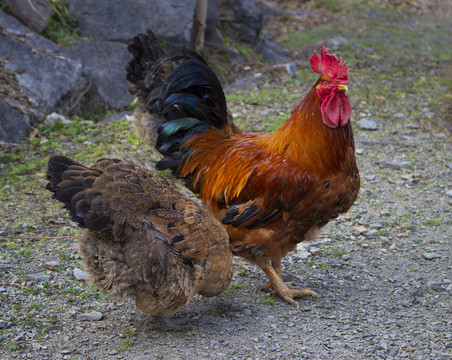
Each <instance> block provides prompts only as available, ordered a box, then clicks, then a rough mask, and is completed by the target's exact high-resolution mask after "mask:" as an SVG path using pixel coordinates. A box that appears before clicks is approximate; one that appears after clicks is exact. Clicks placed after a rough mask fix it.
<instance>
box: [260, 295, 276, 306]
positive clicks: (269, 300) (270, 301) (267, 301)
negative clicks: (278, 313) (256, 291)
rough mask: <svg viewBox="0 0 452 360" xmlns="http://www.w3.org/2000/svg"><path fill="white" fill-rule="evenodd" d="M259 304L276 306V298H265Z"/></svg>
mask: <svg viewBox="0 0 452 360" xmlns="http://www.w3.org/2000/svg"><path fill="white" fill-rule="evenodd" d="M261 303H262V304H264V305H275V304H276V298H274V297H273V296H270V295H269V296H265V297H264V298H263V299H262V300H261Z"/></svg>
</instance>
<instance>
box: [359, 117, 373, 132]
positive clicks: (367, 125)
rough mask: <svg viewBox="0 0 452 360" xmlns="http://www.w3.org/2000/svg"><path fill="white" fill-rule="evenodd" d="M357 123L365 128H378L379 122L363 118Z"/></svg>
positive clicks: (361, 127)
mask: <svg viewBox="0 0 452 360" xmlns="http://www.w3.org/2000/svg"><path fill="white" fill-rule="evenodd" d="M357 124H358V126H359V128H360V129H363V130H372V131H373V130H377V123H376V122H375V121H373V120H370V119H361V120H359V121H358V123H357Z"/></svg>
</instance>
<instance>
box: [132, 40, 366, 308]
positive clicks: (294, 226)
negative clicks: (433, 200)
mask: <svg viewBox="0 0 452 360" xmlns="http://www.w3.org/2000/svg"><path fill="white" fill-rule="evenodd" d="M140 36H141V38H139V37H138V38H135V42H134V45H133V46H135V47H140V46H142V47H145V46H146V44H145V43H143V42H142V37H143V35H140ZM324 51H325V52H323V53H322V59H320V58H318V56H317V55H316V54H315V56H317V58H318V59H317V58H314V56H313V57H312V58H311V65H312V66H313V69H315V71H316V72H319V74H320V78H319V80H318V81H317V82H316V84H315V85H314V86H313V87H312V89H311V90H310V91H309V93H308V94H307V95H306V97H305V98H304V99H303V100H302V101H301V103H300V104H299V105H298V106H297V108H296V109H295V110H294V111H293V112H292V114H291V116H290V118H289V119H288V120H287V121H286V123H285V124H284V125H282V127H281V128H280V129H278V130H277V131H275V132H273V133H270V134H257V135H249V134H240V133H238V131H237V130H236V129H235V127H234V126H233V125H232V124H231V120H230V119H229V118H228V117H227V109H226V100H225V97H224V93H223V91H222V88H221V85H220V83H219V81H218V79H217V78H216V76H215V75H214V73H213V72H212V70H211V69H210V68H209V67H208V66H207V64H206V63H205V62H204V60H203V59H202V58H200V57H199V56H197V55H196V54H191V53H187V52H183V53H172V54H168V55H166V56H164V57H163V58H161V59H159V60H158V61H157V62H156V64H155V65H153V66H152V67H151V69H150V71H149V73H150V74H158V73H159V67H160V66H161V64H166V63H168V62H171V61H174V60H178V61H179V60H181V59H182V61H181V62H180V64H179V65H178V66H177V67H175V69H174V71H173V72H172V73H171V75H170V76H169V77H168V78H167V79H166V80H165V81H164V82H163V85H161V86H160V85H159V84H158V83H154V82H153V81H152V77H150V76H149V75H148V76H147V77H146V79H147V82H146V83H145V85H146V86H147V87H148V88H149V89H150V90H151V89H152V91H150V92H149V94H148V96H147V97H146V98H145V100H143V98H144V97H143V93H141V94H139V95H141V96H142V97H141V99H142V101H141V104H142V106H143V107H144V108H145V109H146V108H147V109H148V111H149V112H150V113H153V114H160V116H161V117H162V118H163V124H162V125H161V126H160V128H159V130H158V140H157V146H156V148H157V150H159V151H160V152H161V153H162V154H163V155H164V158H163V159H162V160H161V161H160V162H159V163H158V164H157V166H158V168H160V169H165V168H170V169H172V170H173V172H175V173H176V174H177V175H178V176H180V177H182V178H184V179H185V181H186V184H187V185H188V187H189V188H190V189H192V190H193V191H195V192H199V193H200V195H201V198H202V200H203V201H204V202H205V203H208V204H209V205H210V206H211V208H212V209H213V211H214V212H215V214H216V216H217V218H218V219H220V220H221V221H222V222H223V224H225V226H226V229H227V231H228V234H229V237H230V244H231V249H232V252H233V253H234V254H236V255H239V256H242V257H245V258H246V259H248V260H250V261H251V262H253V263H256V264H257V265H258V266H260V267H261V268H262V269H263V270H264V271H265V273H266V274H267V275H268V276H269V278H270V281H271V284H272V286H273V287H274V288H275V289H276V290H277V292H278V293H279V295H280V296H282V297H283V298H284V299H285V300H286V301H288V302H290V303H292V304H294V305H298V304H297V303H296V302H295V301H294V300H293V299H292V298H293V297H295V296H300V295H306V294H309V295H313V296H315V293H313V292H311V291H309V290H307V289H299V290H293V289H289V288H288V287H287V286H286V285H285V284H284V283H282V280H281V259H282V257H284V256H285V255H286V254H287V252H288V251H290V250H291V249H293V248H294V247H295V246H296V244H297V243H299V242H301V241H306V240H310V239H311V238H312V237H313V236H314V235H315V233H316V230H317V229H319V228H320V227H322V226H323V225H325V224H326V223H327V222H328V221H330V220H331V219H333V218H335V217H337V216H338V214H340V213H342V212H345V211H347V210H348V209H349V208H350V206H351V205H352V204H353V202H354V201H355V199H356V197H357V194H358V190H359V174H358V169H357V166H356V161H355V155H354V141H353V132H352V128H351V124H350V122H349V121H348V117H349V115H350V108H351V107H350V104H349V103H348V99H347V98H346V96H345V95H344V90H345V89H346V88H347V87H346V84H347V82H348V70H347V68H346V66H345V64H344V63H343V62H342V60H341V61H339V60H338V59H337V58H336V57H335V56H334V55H330V54H329V53H328V52H326V50H324ZM142 53H144V52H142ZM134 61H137V58H135V59H134ZM322 69H323V70H325V71H323V72H322ZM128 71H129V74H130V72H133V69H132V68H131V67H129V68H128ZM135 77H136V78H139V75H138V74H136V73H135ZM129 78H130V76H129ZM156 88H159V89H160V91H159V92H158V95H153V93H154V94H155V93H156V91H155V89H156ZM344 96H345V97H344Z"/></svg>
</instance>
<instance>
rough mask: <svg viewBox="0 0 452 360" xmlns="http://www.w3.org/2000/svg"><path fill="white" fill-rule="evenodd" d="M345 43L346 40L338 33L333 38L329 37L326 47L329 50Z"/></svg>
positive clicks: (346, 42)
mask: <svg viewBox="0 0 452 360" xmlns="http://www.w3.org/2000/svg"><path fill="white" fill-rule="evenodd" d="M347 44H348V40H347V39H346V38H345V37H343V36H341V35H338V36H336V37H334V38H330V39H329V40H327V41H326V47H327V48H328V49H330V50H337V49H338V48H339V47H340V46H342V45H347Z"/></svg>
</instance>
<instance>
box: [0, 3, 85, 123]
mask: <svg viewBox="0 0 452 360" xmlns="http://www.w3.org/2000/svg"><path fill="white" fill-rule="evenodd" d="M0 49H1V52H0V72H1V74H2V75H3V78H6V79H8V81H5V82H3V81H2V82H1V83H0V94H2V99H3V101H4V103H5V104H7V105H8V106H9V107H11V108H12V109H14V110H16V111H17V112H19V113H21V114H24V115H26V116H27V117H28V118H29V119H30V120H32V121H33V120H35V119H37V120H42V119H43V117H44V114H46V113H49V112H54V111H55V112H59V113H63V114H70V113H74V112H76V111H77V110H78V108H77V107H78V102H79V100H80V97H81V94H83V93H84V92H85V90H86V88H87V85H88V79H87V78H86V77H84V76H83V69H82V64H81V62H80V61H78V60H74V59H71V58H69V57H68V56H67V54H66V53H65V52H64V51H62V50H61V49H60V48H59V47H58V46H57V45H55V44H54V43H53V42H51V41H50V40H47V39H45V38H43V37H42V36H39V35H38V34H36V33H34V32H33V31H31V30H30V29H28V28H27V27H25V26H24V25H22V24H21V23H19V22H18V21H17V20H16V19H15V18H13V17H11V16H8V15H6V14H5V13H3V12H0ZM0 120H2V121H4V119H0Z"/></svg>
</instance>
